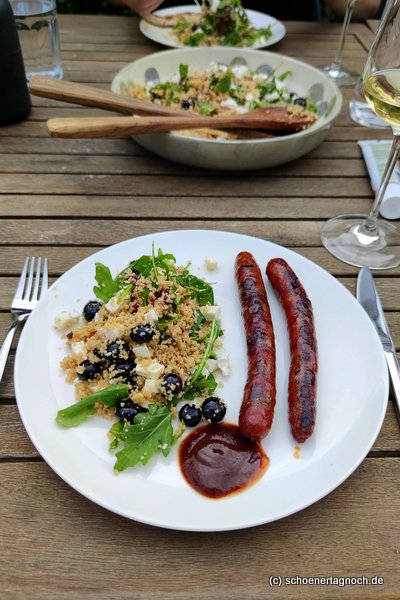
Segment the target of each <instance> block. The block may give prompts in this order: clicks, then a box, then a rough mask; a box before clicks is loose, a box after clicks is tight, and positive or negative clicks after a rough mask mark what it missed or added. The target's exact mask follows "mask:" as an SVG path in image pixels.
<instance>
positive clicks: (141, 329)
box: [131, 323, 156, 343]
mask: <svg viewBox="0 0 400 600" xmlns="http://www.w3.org/2000/svg"><path fill="white" fill-rule="evenodd" d="M155 332H156V330H155V329H154V327H153V326H152V325H150V324H149V323H146V324H145V325H138V326H137V327H135V328H134V329H132V331H131V338H132V340H133V341H134V342H139V343H140V342H142V343H143V342H149V341H150V340H151V339H153V337H154V334H155Z"/></svg>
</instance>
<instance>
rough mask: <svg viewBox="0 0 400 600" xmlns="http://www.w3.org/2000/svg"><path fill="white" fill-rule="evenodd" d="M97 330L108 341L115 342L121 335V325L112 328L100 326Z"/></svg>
mask: <svg viewBox="0 0 400 600" xmlns="http://www.w3.org/2000/svg"><path fill="white" fill-rule="evenodd" d="M99 332H100V333H101V334H102V335H104V337H105V338H107V340H108V341H109V342H115V340H117V339H118V338H120V337H121V336H122V327H115V328H114V329H107V327H101V328H100V329H99Z"/></svg>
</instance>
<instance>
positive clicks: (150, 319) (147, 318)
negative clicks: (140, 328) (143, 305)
mask: <svg viewBox="0 0 400 600" xmlns="http://www.w3.org/2000/svg"><path fill="white" fill-rule="evenodd" d="M154 321H158V314H157V313H156V311H155V310H154V308H151V309H150V310H149V311H148V312H147V313H146V314H145V315H144V322H145V323H150V324H151V325H152V324H153V323H154Z"/></svg>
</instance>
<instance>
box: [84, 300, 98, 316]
mask: <svg viewBox="0 0 400 600" xmlns="http://www.w3.org/2000/svg"><path fill="white" fill-rule="evenodd" d="M101 307H102V304H101V302H97V300H91V301H90V302H88V303H87V304H85V306H84V307H83V316H84V317H85V319H86V321H93V319H94V318H95V316H96V315H97V313H98V312H99V310H100V309H101Z"/></svg>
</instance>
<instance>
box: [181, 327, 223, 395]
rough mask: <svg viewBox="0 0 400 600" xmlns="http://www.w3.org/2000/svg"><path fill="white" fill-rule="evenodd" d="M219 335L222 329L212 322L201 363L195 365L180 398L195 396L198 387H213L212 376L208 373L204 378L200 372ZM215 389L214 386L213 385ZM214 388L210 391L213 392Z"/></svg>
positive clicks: (210, 354)
mask: <svg viewBox="0 0 400 600" xmlns="http://www.w3.org/2000/svg"><path fill="white" fill-rule="evenodd" d="M220 335H222V329H221V327H220V326H219V325H218V323H217V322H216V321H213V322H212V324H211V329H210V333H209V334H208V336H207V338H206V339H207V345H206V348H205V350H204V354H203V356H202V358H201V361H200V362H199V364H198V365H197V368H196V370H195V372H194V373H193V375H192V376H191V378H190V379H189V383H188V384H187V386H186V387H185V388H184V390H183V394H182V397H184V398H189V396H188V394H189V393H193V394H195V393H196V392H195V390H197V391H198V390H199V386H200V387H201V389H204V388H206V387H208V385H210V387H211V385H213V381H215V379H214V376H213V375H212V374H211V373H210V375H209V376H208V377H207V378H205V377H204V375H202V371H203V369H204V365H205V364H206V360H207V359H208V358H210V356H212V354H213V349H214V343H215V340H216V339H217V337H219V336H220ZM210 377H211V378H210ZM209 378H210V379H209ZM215 387H216V385H215ZM215 387H214V389H213V390H212V391H214V390H215ZM197 395H201V394H197ZM193 397H195V396H194V395H193Z"/></svg>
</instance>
